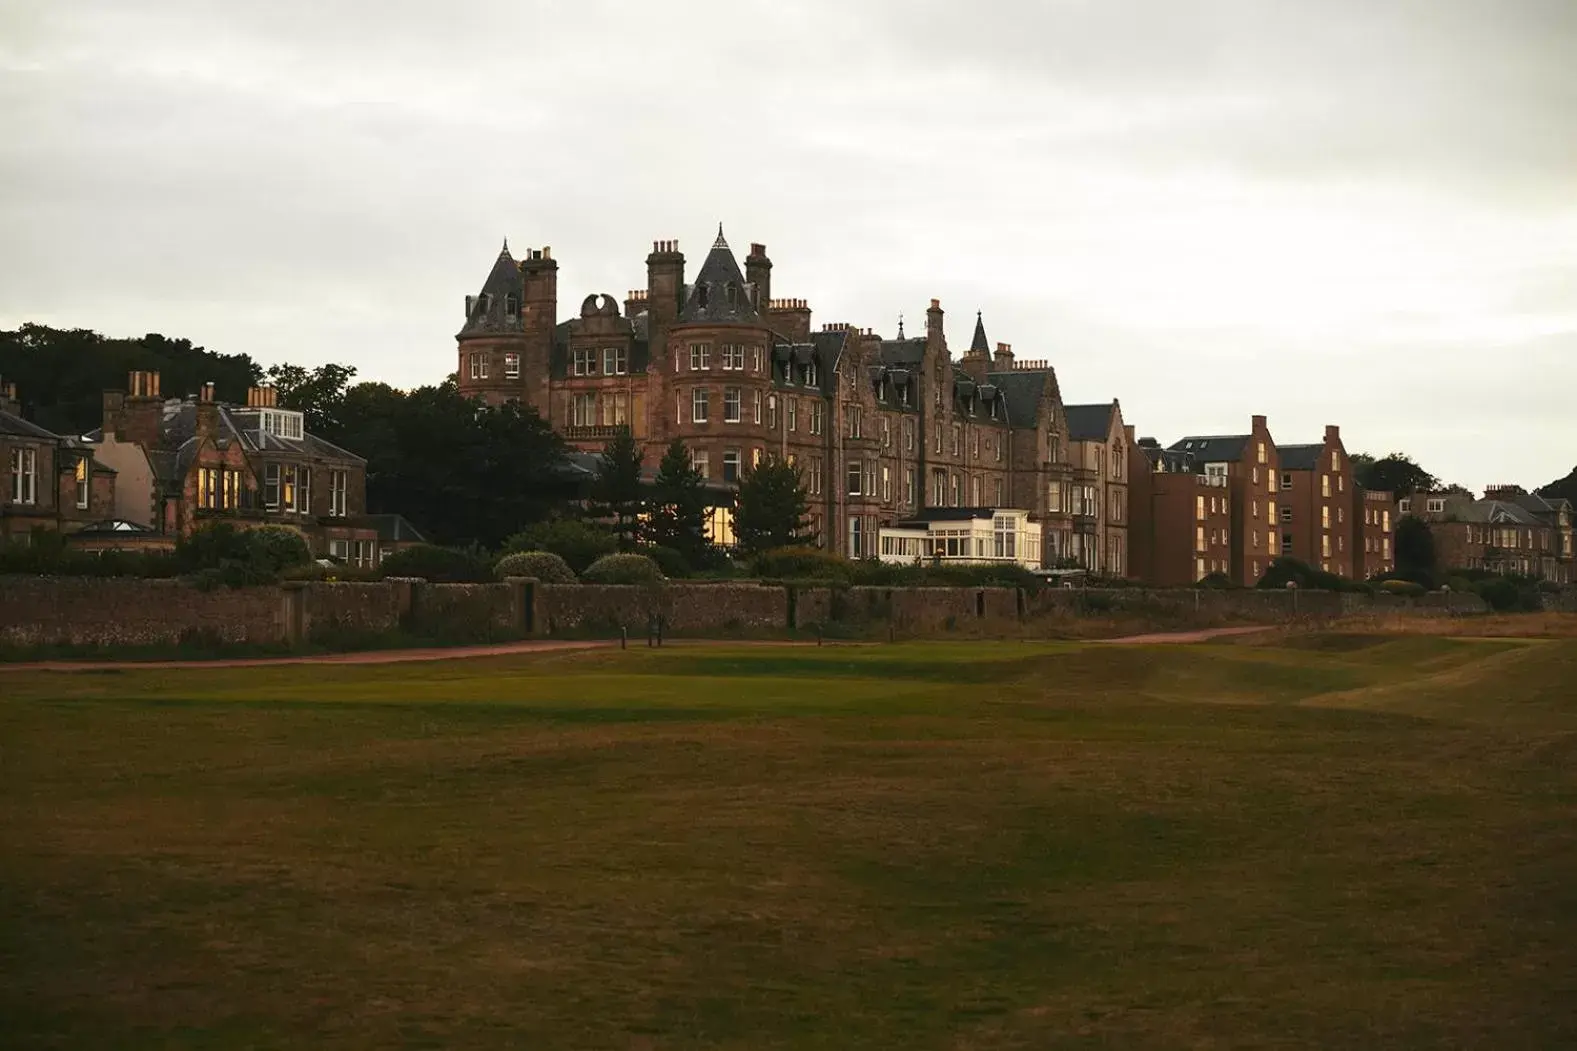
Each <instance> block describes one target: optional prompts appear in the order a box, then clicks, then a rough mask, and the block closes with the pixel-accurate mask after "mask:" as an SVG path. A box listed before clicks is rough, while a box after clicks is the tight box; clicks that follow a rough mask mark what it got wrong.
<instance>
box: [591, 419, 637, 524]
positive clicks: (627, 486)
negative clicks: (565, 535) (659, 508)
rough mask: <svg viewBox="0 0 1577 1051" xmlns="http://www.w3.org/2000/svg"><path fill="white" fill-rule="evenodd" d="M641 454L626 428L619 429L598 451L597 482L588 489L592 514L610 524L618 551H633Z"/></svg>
mask: <svg viewBox="0 0 1577 1051" xmlns="http://www.w3.org/2000/svg"><path fill="white" fill-rule="evenodd" d="M642 459H643V457H642V454H641V446H640V443H639V442H637V441H636V440H635V435H634V434H632V433H631V432H630V429H629V428H628V427H620V428H619V432H618V433H617V434H616V435H614V437H613V440H612V441H610V442H608V444H607V445H606V446H604V447H603V450H602V463H601V465H600V468H599V470H598V473H597V481H596V483H595V484H594V485H593V486H592V489H591V506H592V513H593V514H594V515H596V516H597V517H599V518H611V519H612V520H613V535H614V536H616V537H617V538H618V541H619V550H620V551H633V550H634V549H635V534H636V530H637V528H638V524H639V521H640V514H641V505H642V503H643V502H644V501H643V494H642V492H641V466H642Z"/></svg>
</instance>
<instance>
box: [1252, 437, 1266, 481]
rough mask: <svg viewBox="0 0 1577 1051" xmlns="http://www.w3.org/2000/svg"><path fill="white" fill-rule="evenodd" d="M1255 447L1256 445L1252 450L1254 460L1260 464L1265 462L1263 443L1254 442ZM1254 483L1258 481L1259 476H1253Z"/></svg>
mask: <svg viewBox="0 0 1577 1051" xmlns="http://www.w3.org/2000/svg"><path fill="white" fill-rule="evenodd" d="M1255 445H1256V448H1255V450H1254V455H1255V458H1256V459H1258V460H1259V462H1260V463H1264V462H1265V443H1264V442H1256V443H1255ZM1254 481H1256V482H1257V481H1259V476H1258V475H1257V474H1256V475H1255V476H1254Z"/></svg>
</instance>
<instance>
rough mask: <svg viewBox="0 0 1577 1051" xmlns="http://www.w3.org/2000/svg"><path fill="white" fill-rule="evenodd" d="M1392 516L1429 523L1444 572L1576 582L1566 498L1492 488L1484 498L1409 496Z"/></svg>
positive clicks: (1508, 487)
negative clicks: (1478, 571)
mask: <svg viewBox="0 0 1577 1051" xmlns="http://www.w3.org/2000/svg"><path fill="white" fill-rule="evenodd" d="M1396 512H1397V514H1398V516H1400V515H1409V514H1410V515H1414V516H1416V517H1418V518H1422V519H1423V520H1424V521H1426V522H1428V523H1429V527H1430V532H1431V533H1432V534H1433V536H1434V540H1435V555H1436V558H1437V560H1438V561H1439V563H1440V566H1441V567H1442V568H1444V569H1482V570H1486V571H1488V572H1491V573H1501V574H1505V575H1508V576H1512V575H1514V576H1534V577H1540V578H1542V579H1544V580H1548V581H1551V582H1553V583H1556V584H1570V583H1574V582H1577V560H1574V558H1573V514H1572V506H1571V503H1570V502H1569V501H1567V500H1561V499H1555V500H1550V499H1546V498H1544V497H1541V496H1537V495H1534V494H1531V493H1528V492H1527V491H1525V490H1524V489H1522V488H1521V487H1520V486H1514V485H1500V486H1491V487H1490V488H1489V489H1487V490H1485V493H1484V499H1482V500H1475V499H1474V498H1473V496H1472V494H1464V493H1446V492H1439V493H1414V494H1413V495H1412V496H1409V497H1406V498H1404V499H1402V500H1399V501H1397V505H1396Z"/></svg>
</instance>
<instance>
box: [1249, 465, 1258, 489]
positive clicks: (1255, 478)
mask: <svg viewBox="0 0 1577 1051" xmlns="http://www.w3.org/2000/svg"><path fill="white" fill-rule="evenodd" d="M1250 481H1252V482H1253V483H1254V484H1255V485H1258V484H1259V468H1258V467H1256V468H1254V471H1253V473H1252V475H1251V476H1250Z"/></svg>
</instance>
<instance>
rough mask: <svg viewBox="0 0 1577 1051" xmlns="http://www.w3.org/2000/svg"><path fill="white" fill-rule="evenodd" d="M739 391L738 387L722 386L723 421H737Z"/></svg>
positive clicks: (738, 417) (738, 416)
mask: <svg viewBox="0 0 1577 1051" xmlns="http://www.w3.org/2000/svg"><path fill="white" fill-rule="evenodd" d="M739 401H740V393H739V388H738V387H724V388H723V422H724V423H738V422H739V419H740V415H739V414H740V405H739Z"/></svg>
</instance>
